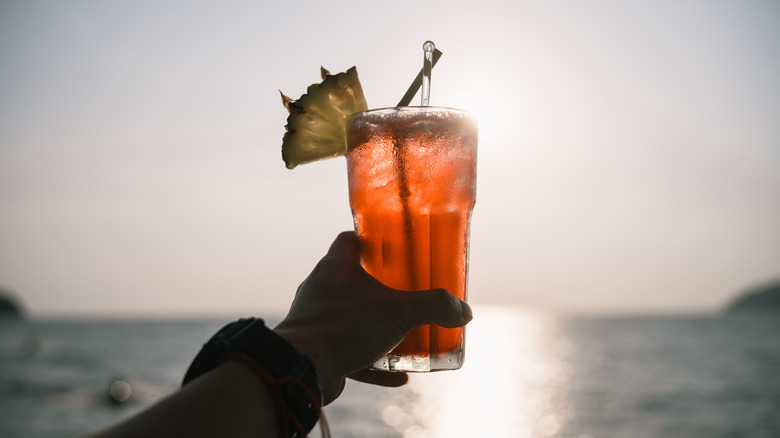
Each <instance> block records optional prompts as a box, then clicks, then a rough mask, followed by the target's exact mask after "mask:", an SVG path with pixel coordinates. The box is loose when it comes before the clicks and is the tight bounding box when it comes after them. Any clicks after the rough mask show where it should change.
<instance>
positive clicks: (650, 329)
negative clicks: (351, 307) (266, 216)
mask: <svg viewBox="0 0 780 438" xmlns="http://www.w3.org/2000/svg"><path fill="white" fill-rule="evenodd" d="M474 310H475V319H474V321H473V322H472V323H471V324H470V325H469V327H468V329H467V330H468V332H469V334H468V337H467V343H468V348H467V358H466V362H465V365H464V366H463V368H462V369H461V370H459V371H446V372H440V373H434V374H429V375H414V376H412V378H411V381H410V383H409V384H408V385H406V386H405V387H402V388H392V389H390V388H380V387H375V386H370V385H365V384H361V383H356V382H349V383H348V384H347V388H346V390H345V391H344V394H343V395H342V396H341V397H340V398H339V399H338V400H337V401H336V402H334V403H333V404H331V405H329V406H328V407H326V408H325V415H326V416H327V417H328V420H329V423H330V426H331V432H332V433H333V436H334V437H404V438H415V437H484V436H502V437H504V436H505V437H529V438H531V437H534V438H536V437H560V438H564V437H565V438H568V437H572V438H603V437H625V438H651V437H653V438H655V437H659V438H660V437H664V438H670V437H680V438H683V437H685V438H695V437H708V438H717V437H747V438H750V437H756V438H758V437H766V438H770V437H772V438H776V437H780V414H778V413H780V319H778V318H772V317H755V318H751V317H740V318H717V317H710V316H687V317H683V316H654V317H625V318H617V317H610V318H594V317H589V318H556V317H551V316H545V315H543V314H539V313H535V312H529V311H525V310H522V309H517V308H512V307H485V306H475V308H474ZM260 316H263V315H260ZM225 322H226V321H220V320H203V321H176V320H174V321H145V322H141V321H136V322H131V321H100V322H86V321H44V320H35V321H27V322H11V321H0V437H3V438H15V437H25V438H35V437H70V436H80V435H83V434H85V433H88V432H90V431H95V430H97V429H100V428H102V427H104V426H106V425H107V424H110V423H112V422H115V421H117V420H119V419H121V418H123V417H126V416H128V415H132V414H133V413H135V412H137V411H139V410H141V409H143V408H144V407H146V406H148V405H150V404H152V403H154V402H155V401H156V400H159V399H160V398H161V397H164V396H165V395H166V394H169V393H170V392H172V391H175V390H176V388H177V387H178V386H179V384H180V382H181V378H182V376H183V374H184V372H185V370H186V367H187V365H189V362H190V361H191V360H192V358H193V357H194V355H195V354H196V353H197V351H198V349H199V348H200V346H201V345H202V344H203V342H205V340H207V339H208V337H210V335H211V334H212V333H214V332H215V331H216V330H218V329H219V328H220V327H221V326H222V325H223V324H224V323H225ZM507 346H509V347H507ZM117 381H123V382H126V383H127V385H129V387H130V389H131V392H130V395H129V398H128V399H127V400H126V401H118V400H115V399H114V398H113V397H112V396H111V395H110V391H109V388H110V387H111V385H112V384H113V383H114V382H117ZM312 436H315V437H317V436H319V432H317V429H315V431H314V432H313V433H312Z"/></svg>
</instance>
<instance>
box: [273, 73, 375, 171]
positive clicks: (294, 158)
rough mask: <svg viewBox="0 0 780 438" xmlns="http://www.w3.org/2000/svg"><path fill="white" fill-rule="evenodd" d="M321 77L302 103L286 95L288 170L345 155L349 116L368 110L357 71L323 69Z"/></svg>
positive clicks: (284, 152) (285, 153) (285, 155)
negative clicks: (346, 123)
mask: <svg viewBox="0 0 780 438" xmlns="http://www.w3.org/2000/svg"><path fill="white" fill-rule="evenodd" d="M320 74H321V75H322V82H321V83H319V84H312V85H310V86H309V88H308V89H307V90H306V94H304V95H303V96H301V97H300V99H298V100H292V99H290V98H289V97H287V96H285V95H284V93H282V104H284V106H285V108H287V111H289V113H290V115H289V116H288V117H287V125H286V126H285V128H286V130H287V132H286V133H285V134H284V138H283V139H282V159H283V160H284V163H285V165H286V166H287V168H288V169H292V168H294V167H295V166H297V165H299V164H305V163H310V162H312V161H319V160H324V159H326V158H333V157H339V156H342V155H344V154H345V152H346V132H345V120H346V118H347V116H349V115H352V114H354V113H357V112H360V111H365V110H367V109H368V105H367V104H366V98H365V96H363V87H362V86H361V85H360V80H359V79H358V74H357V69H356V68H355V67H352V68H350V69H349V70H347V71H346V72H344V73H337V74H335V75H332V74H330V72H328V71H327V70H325V69H324V68H322V67H320ZM280 93H281V92H280Z"/></svg>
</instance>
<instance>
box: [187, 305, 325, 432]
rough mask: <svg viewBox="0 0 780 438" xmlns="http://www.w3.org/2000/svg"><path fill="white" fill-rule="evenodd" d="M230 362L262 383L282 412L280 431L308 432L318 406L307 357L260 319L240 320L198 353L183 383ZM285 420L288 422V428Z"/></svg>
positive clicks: (319, 394)
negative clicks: (249, 370)
mask: <svg viewBox="0 0 780 438" xmlns="http://www.w3.org/2000/svg"><path fill="white" fill-rule="evenodd" d="M234 361H238V362H243V363H244V364H245V365H248V366H249V368H252V369H254V371H255V373H256V374H257V375H259V376H260V377H261V378H262V379H263V380H265V382H266V384H267V385H268V386H269V388H270V389H271V391H272V392H273V394H274V397H275V400H276V403H277V407H278V408H279V409H280V412H282V413H283V417H284V419H285V420H284V421H283V422H282V424H281V427H282V429H283V430H290V431H294V430H296V429H301V428H305V430H307V431H308V430H311V428H312V427H313V426H314V424H315V423H316V421H317V418H318V417H319V409H320V407H321V405H322V392H321V389H320V385H319V382H318V378H317V373H316V369H315V368H314V365H313V363H312V361H311V360H310V359H309V358H308V357H306V356H304V355H302V354H301V353H300V351H299V350H297V349H296V348H295V346H294V345H292V344H291V343H290V342H289V341H287V340H285V339H284V338H282V337H281V336H279V335H278V334H277V333H275V332H274V331H272V330H271V329H269V328H268V327H266V326H265V324H264V322H263V320H260V319H255V318H250V319H241V320H238V321H236V322H233V323H230V324H228V325H227V326H225V327H223V328H222V329H221V330H220V331H219V332H217V334H215V335H214V336H213V337H212V338H211V339H210V340H209V341H208V342H207V343H206V344H205V345H204V346H203V349H202V350H201V351H200V353H198V355H197V356H196V358H195V360H194V361H193V362H192V364H191V365H190V368H189V370H188V371H187V374H186V376H185V378H184V384H185V385H186V384H187V383H188V382H190V381H192V380H194V379H195V378H197V377H199V376H200V375H202V374H204V373H206V372H208V371H211V370H212V369H215V368H217V367H218V366H220V365H222V364H224V363H228V362H234ZM288 414H289V415H288ZM293 417H294V418H293ZM287 420H290V421H291V422H290V423H289V425H288V421H287Z"/></svg>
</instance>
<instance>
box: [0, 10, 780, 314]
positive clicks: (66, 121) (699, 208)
mask: <svg viewBox="0 0 780 438" xmlns="http://www.w3.org/2000/svg"><path fill="white" fill-rule="evenodd" d="M269 3H273V4H269ZM426 40H432V41H434V42H435V43H436V45H437V48H439V49H440V50H441V51H442V52H443V53H444V55H443V56H442V58H441V59H440V60H439V63H438V64H437V65H436V67H435V68H434V71H433V79H432V86H431V102H432V104H433V105H440V106H452V107H458V108H463V109H467V110H469V111H472V112H474V113H475V114H476V115H477V116H478V117H479V119H480V140H479V141H480V146H479V148H480V150H479V164H478V183H477V185H478V189H477V190H478V191H477V204H476V207H475V210H474V215H473V219H472V227H471V258H470V273H469V300H470V302H472V303H475V304H505V305H517V306H522V307H527V308H530V309H540V310H544V311H550V312H560V313H567V314H569V313H574V314H642V313H678V314H679V313H701V312H714V311H717V310H719V309H721V308H722V307H723V306H724V305H725V304H726V303H728V302H729V301H730V300H731V299H733V297H734V296H735V295H737V294H739V293H741V292H742V291H744V290H746V289H747V288H751V287H754V286H757V285H761V284H763V283H765V282H769V281H773V280H776V279H779V278H780V123H778V121H779V120H780V80H778V78H780V50H778V47H780V3H778V2H774V1H769V0H767V1H760V0H745V1H739V2H728V1H718V0H715V1H711V0H686V1H682V2H680V1H666V0H662V1H654V2H635V1H618V0H614V1H611V0H604V1H588V2H583V1H566V0H561V1H554V2H530V1H511V2H510V1H495V0H484V1H480V2H466V1H446V2H445V1H431V2H428V1H420V0H416V1H405V0H400V1H395V2H360V1H333V2H319V1H318V2H312V1H302V2H259V1H254V2H250V1H224V2H205V1H134V2H129V1H112V2H105V1H82V0H76V1H71V2H58V1H41V0H33V1H10V0H9V1H3V2H0V60H2V62H0V65H2V66H1V67H0V288H3V289H5V290H10V291H12V292H13V293H14V294H15V295H16V296H17V297H18V299H19V300H20V301H21V302H22V304H23V305H24V307H25V309H26V310H27V311H28V313H30V314H31V315H34V316H84V317H89V316H93V317H95V316H208V315H244V314H256V315H260V316H262V315H263V313H264V312H283V311H284V310H285V309H287V308H288V306H289V303H290V302H291V300H292V298H293V296H294V293H295V290H296V288H297V286H298V284H300V282H301V281H302V280H303V279H304V278H305V277H306V275H308V273H309V272H310V270H311V269H312V268H313V266H314V265H315V263H316V262H317V261H318V260H319V259H320V258H321V257H322V255H323V254H324V253H325V252H326V250H327V248H328V246H329V245H330V243H331V241H332V240H333V238H335V236H336V235H337V234H338V233H339V232H340V231H343V230H348V229H351V227H352V219H351V216H350V209H349V203H348V198H347V185H346V165H345V161H344V159H343V158H337V159H332V160H328V161H323V162H318V163H313V164H308V165H303V166H299V167H297V168H296V169H294V170H288V169H286V168H285V167H284V164H283V162H282V159H281V152H280V150H281V139H282V135H283V134H284V125H285V120H286V117H287V112H286V111H285V109H284V108H283V107H282V104H281V101H280V97H279V90H281V91H283V92H284V93H285V94H287V95H289V96H291V97H293V98H297V97H299V96H300V95H301V94H303V93H304V92H305V90H306V87H307V86H308V85H310V84H312V83H315V82H318V81H319V68H320V66H321V65H322V66H324V67H326V68H327V69H329V70H330V71H331V72H334V73H335V72H339V71H344V70H346V69H348V68H349V67H352V66H353V65H354V66H357V69H358V72H359V75H360V79H361V83H362V85H363V89H364V92H365V95H366V98H367V100H368V104H369V107H373V108H378V107H386V106H393V105H395V104H396V102H397V101H398V100H399V99H400V97H401V96H402V95H403V93H404V92H405V91H406V88H407V87H408V86H409V84H410V83H411V81H412V79H413V78H414V76H415V75H416V74H417V72H418V71H419V70H420V68H421V66H422V56H423V52H422V44H423V42H425V41H426Z"/></svg>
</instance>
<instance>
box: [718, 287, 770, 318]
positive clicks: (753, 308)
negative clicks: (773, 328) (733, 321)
mask: <svg viewBox="0 0 780 438" xmlns="http://www.w3.org/2000/svg"><path fill="white" fill-rule="evenodd" d="M757 313H762V314H773V315H774V314H777V315H778V316H780V281H776V282H773V283H769V284H767V285H764V286H760V287H757V288H755V289H751V290H749V291H747V292H746V293H744V294H742V295H741V296H739V297H738V298H737V299H736V300H734V301H733V302H732V303H731V304H729V305H728V306H727V307H726V309H725V311H724V314H725V315H744V314H757Z"/></svg>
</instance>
